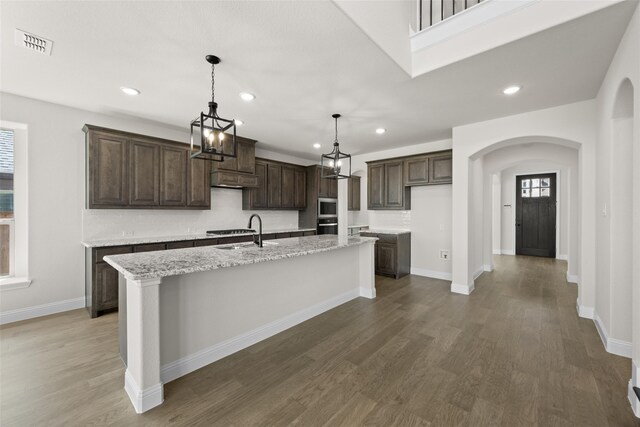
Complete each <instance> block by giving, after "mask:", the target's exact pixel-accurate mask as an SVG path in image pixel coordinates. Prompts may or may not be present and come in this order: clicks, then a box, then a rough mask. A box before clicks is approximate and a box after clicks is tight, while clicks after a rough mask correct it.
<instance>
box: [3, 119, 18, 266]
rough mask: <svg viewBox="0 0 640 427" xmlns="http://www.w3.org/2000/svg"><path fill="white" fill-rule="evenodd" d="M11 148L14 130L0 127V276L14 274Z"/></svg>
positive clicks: (12, 147)
mask: <svg viewBox="0 0 640 427" xmlns="http://www.w3.org/2000/svg"><path fill="white" fill-rule="evenodd" d="M13 149H14V132H13V131H12V130H6V129H0V277H6V276H13V274H14V263H15V218H14V211H13V190H14V186H13V172H14V168H13V166H14V164H13V163H14V162H13V159H14V156H13V151H14V150H13Z"/></svg>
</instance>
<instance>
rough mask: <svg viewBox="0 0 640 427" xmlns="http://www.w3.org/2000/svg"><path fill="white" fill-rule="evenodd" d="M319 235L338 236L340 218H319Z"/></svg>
mask: <svg viewBox="0 0 640 427" xmlns="http://www.w3.org/2000/svg"><path fill="white" fill-rule="evenodd" d="M318 234H338V217H337V216H334V217H328V218H318Z"/></svg>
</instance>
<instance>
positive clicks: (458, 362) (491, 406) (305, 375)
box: [0, 256, 640, 426]
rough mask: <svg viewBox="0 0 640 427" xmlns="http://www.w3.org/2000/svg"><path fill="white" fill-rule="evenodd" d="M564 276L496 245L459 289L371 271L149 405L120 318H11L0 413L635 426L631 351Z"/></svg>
mask: <svg viewBox="0 0 640 427" xmlns="http://www.w3.org/2000/svg"><path fill="white" fill-rule="evenodd" d="M565 273H566V263H565V262H563V261H556V260H553V259H545V258H533V257H514V256H496V257H495V271H494V272H492V273H485V274H483V275H482V276H481V277H480V278H479V279H478V280H477V281H476V290H475V291H474V292H473V294H472V295H471V296H468V297H467V296H463V295H456V294H452V293H451V292H450V291H449V282H446V281H441V280H435V279H428V278H423V277H418V276H408V277H405V278H403V279H401V280H399V281H395V280H392V279H387V278H382V277H377V288H378V298H377V299H375V300H368V299H364V298H359V299H356V300H353V301H351V302H349V303H347V304H344V305H342V306H340V307H338V308H336V309H333V310H331V311H329V312H326V313H324V314H322V315H320V316H318V317H316V318H313V319H311V320H310V321H307V322H305V323H303V324H301V325H298V326H296V327H294V328H292V329H289V330H287V331H285V332H283V333H281V334H279V335H276V336H274V337H272V338H270V339H268V340H266V341H263V342H261V343H259V344H256V345H255V346H253V347H250V348H248V349H246V350H244V351H241V352H239V353H236V354H234V355H232V356H230V357H228V358H226V359H223V360H221V361H219V362H217V363H214V364H212V365H209V366H207V367H205V368H203V369H200V370H199V371H196V372H194V373H192V374H189V375H187V376H185V377H182V378H179V379H178V380H175V381H173V382H171V383H168V384H166V385H165V402H164V404H163V405H161V406H159V407H157V408H154V409H152V410H151V411H149V412H147V413H145V414H143V415H137V414H135V412H134V410H133V407H132V406H131V404H130V401H129V398H128V397H127V396H126V393H125V392H124V389H123V380H122V378H123V375H124V367H123V366H122V363H121V362H120V359H119V356H118V354H117V345H118V344H117V314H109V315H105V316H102V317H99V318H97V319H93V320H90V319H88V317H87V315H86V313H85V312H84V311H83V310H76V311H72V312H67V313H63V314H60V315H55V316H49V317H47V318H41V319H34V320H29V321H24V322H19V323H13V324H9V325H5V326H3V327H2V328H1V329H0V331H1V335H2V348H1V349H0V364H1V366H0V368H1V371H0V374H1V378H2V381H1V389H0V392H1V393H2V399H0V402H2V407H1V408H0V424H1V425H3V426H25V425H48V426H53V425H65V426H72V425H87V424H93V425H199V424H200V425H238V426H245V425H287V424H297V425H301V426H316V425H332V426H336V425H347V426H353V425H362V424H367V425H380V426H390V425H402V426H405V425H434V426H449V425H451V426H453V425H468V426H484V425H503V426H513V425H540V426H575V425H580V426H606V425H610V426H639V425H640V423H639V422H638V421H637V420H636V419H635V418H634V417H633V415H632V412H631V409H630V406H629V402H628V401H627V396H626V391H627V381H628V373H629V365H630V363H631V362H630V360H629V359H625V358H622V357H618V356H614V355H611V354H609V353H607V352H605V350H604V348H603V345H602V342H601V341H600V338H599V337H598V334H597V332H596V329H595V327H594V325H593V322H592V321H591V320H585V319H580V318H578V316H577V315H576V308H575V304H576V297H577V287H576V286H575V285H570V284H567V283H566V280H565ZM34 408H37V409H38V410H37V411H34V410H33V409H34ZM430 423H431V424H430Z"/></svg>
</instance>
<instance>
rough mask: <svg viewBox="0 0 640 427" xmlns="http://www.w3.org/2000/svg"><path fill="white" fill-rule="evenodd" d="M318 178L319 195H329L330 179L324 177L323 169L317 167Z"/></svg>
mask: <svg viewBox="0 0 640 427" xmlns="http://www.w3.org/2000/svg"><path fill="white" fill-rule="evenodd" d="M316 178H317V179H318V197H329V184H330V181H331V180H329V179H326V178H323V177H322V169H321V168H320V167H318V168H317V169H316Z"/></svg>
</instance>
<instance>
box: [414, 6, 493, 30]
mask: <svg viewBox="0 0 640 427" xmlns="http://www.w3.org/2000/svg"><path fill="white" fill-rule="evenodd" d="M482 1H483V0H418V31H422V30H424V29H427V28H429V27H431V26H432V25H435V24H437V23H438V22H442V21H444V20H445V19H447V18H451V17H452V16H453V15H455V14H457V13H460V12H462V11H465V10H467V9H469V8H470V7H473V6H475V5H477V4H478V3H480V2H482Z"/></svg>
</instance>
